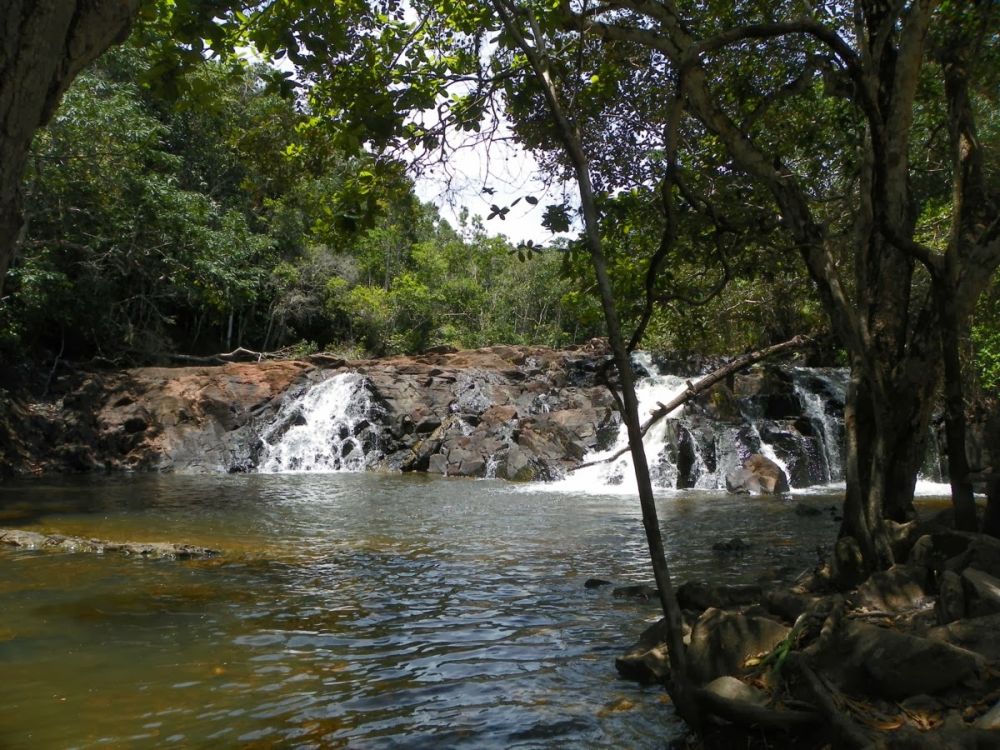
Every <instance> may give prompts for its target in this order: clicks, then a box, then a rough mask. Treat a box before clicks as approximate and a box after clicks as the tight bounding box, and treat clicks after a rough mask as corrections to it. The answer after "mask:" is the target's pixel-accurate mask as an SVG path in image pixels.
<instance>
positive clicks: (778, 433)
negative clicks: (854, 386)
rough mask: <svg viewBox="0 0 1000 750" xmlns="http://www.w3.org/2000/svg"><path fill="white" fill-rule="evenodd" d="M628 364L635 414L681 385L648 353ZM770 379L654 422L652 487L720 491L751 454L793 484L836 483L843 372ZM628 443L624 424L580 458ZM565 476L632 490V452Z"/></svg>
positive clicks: (644, 414)
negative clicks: (633, 374)
mask: <svg viewBox="0 0 1000 750" xmlns="http://www.w3.org/2000/svg"><path fill="white" fill-rule="evenodd" d="M633 364H634V366H635V369H636V371H637V372H638V373H640V377H639V378H638V379H637V382H636V395H637V397H638V400H639V415H640V418H641V419H646V418H648V416H649V414H650V413H651V412H652V411H653V410H654V409H655V408H656V407H657V405H658V404H659V403H666V402H667V401H670V400H671V399H673V398H674V397H676V396H677V395H679V394H680V393H682V392H683V390H684V389H685V388H686V387H687V382H688V379H687V378H684V377H681V376H678V375H673V374H669V373H663V372H660V371H659V369H658V368H657V367H656V366H655V364H654V363H653V362H652V359H651V358H650V357H649V355H648V354H643V353H637V354H635V355H634V361H633ZM641 373H645V375H642V374H641ZM747 377H748V378H750V379H751V380H752V378H753V377H755V376H753V375H749V376H747ZM773 378H774V382H773V383H769V385H768V386H767V387H765V388H758V389H757V390H755V389H754V388H753V387H747V388H744V389H742V390H741V389H740V388H737V389H736V390H737V393H736V394H728V395H727V396H726V397H725V398H724V399H723V400H722V403H721V405H720V404H716V403H714V402H713V400H712V399H711V398H708V399H705V398H702V399H699V400H698V402H697V403H689V404H688V405H687V406H686V407H682V408H681V409H677V410H676V411H674V412H673V413H672V414H671V415H670V416H669V417H667V418H666V419H663V420H660V421H659V422H658V423H657V424H656V425H654V426H653V427H652V428H651V429H650V431H649V432H648V433H647V434H646V436H645V438H644V440H643V443H644V445H645V447H646V454H647V458H648V461H649V467H650V476H651V479H652V481H653V485H654V486H655V487H657V488H659V489H668V490H672V489H687V488H694V489H705V490H717V489H722V488H724V487H725V486H726V475H727V474H729V473H731V472H732V471H733V470H735V469H738V468H740V467H742V465H743V462H744V461H745V460H746V459H747V458H748V457H749V456H750V455H752V454H754V453H760V454H763V455H764V456H766V457H768V458H770V459H771V460H772V461H774V462H775V463H776V464H778V466H780V467H781V468H782V469H783V470H784V471H785V473H786V475H787V476H788V478H789V482H790V483H791V485H792V487H804V486H808V485H813V484H827V483H830V482H837V481H841V480H842V479H843V469H842V463H843V461H842V458H841V456H842V447H841V446H842V443H843V439H844V430H843V424H842V418H841V415H842V413H843V403H844V398H845V396H846V393H847V373H846V371H844V370H837V369H819V368H804V367H802V368H795V369H794V370H791V371H789V370H780V371H776V374H773ZM772 388H776V389H777V390H776V391H773V390H772ZM627 444H628V436H627V431H626V429H625V426H624V425H622V427H621V428H620V431H619V435H618V438H617V440H616V442H615V445H614V446H612V447H611V448H610V449H608V450H606V451H603V452H601V453H595V454H593V455H590V456H587V457H586V458H585V461H587V462H595V461H596V462H600V461H601V460H602V459H604V458H606V457H608V456H610V455H613V454H614V453H616V452H617V451H619V450H621V449H622V448H624V447H626V446H627ZM568 482H569V483H570V484H571V485H573V486H579V487H581V488H583V487H585V486H586V487H590V488H593V487H594V486H614V487H618V488H619V489H621V490H632V489H634V486H633V485H634V475H633V468H632V461H631V456H630V455H629V454H627V453H626V454H624V455H623V456H621V457H620V458H618V459H616V460H615V461H613V462H608V463H597V464H596V465H594V466H590V467H587V468H585V469H582V470H579V471H577V472H574V473H573V474H572V475H571V476H570V477H569V478H568Z"/></svg>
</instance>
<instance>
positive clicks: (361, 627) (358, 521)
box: [0, 474, 836, 750]
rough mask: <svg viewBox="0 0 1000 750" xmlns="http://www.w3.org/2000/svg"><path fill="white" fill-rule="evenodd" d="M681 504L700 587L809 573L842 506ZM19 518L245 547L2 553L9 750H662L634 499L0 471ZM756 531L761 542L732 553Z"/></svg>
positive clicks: (411, 480) (677, 510)
mask: <svg viewBox="0 0 1000 750" xmlns="http://www.w3.org/2000/svg"><path fill="white" fill-rule="evenodd" d="M797 500H801V501H803V502H805V503H807V504H812V505H815V506H816V507H819V508H822V509H823V512H822V513H821V514H820V515H818V516H814V517H805V518H803V517H800V516H797V515H795V514H794V513H792V511H791V508H790V507H789V502H788V501H781V500H761V499H747V498H732V497H727V496H723V495H718V494H711V493H694V492H692V493H684V494H679V495H673V496H665V497H664V498H662V499H661V500H660V503H659V504H660V511H661V513H662V514H663V522H664V528H665V537H666V543H667V546H668V548H669V549H670V554H671V556H672V561H671V562H672V565H673V566H674V572H675V575H676V577H677V578H679V579H688V578H695V577H697V578H711V579H713V580H725V581H732V582H745V581H751V580H754V579H755V577H756V576H757V575H758V574H759V573H760V572H762V571H763V572H765V573H766V574H767V575H768V576H770V577H772V578H774V577H778V576H792V575H794V574H795V573H797V572H799V571H800V570H801V569H803V568H805V567H808V566H809V565H810V564H811V563H812V562H813V561H814V559H815V548H816V545H817V544H820V543H828V542H830V541H831V540H832V539H833V535H834V533H835V529H836V524H835V523H834V521H833V520H832V518H831V514H830V513H829V512H827V510H826V509H827V508H828V507H829V506H830V505H832V504H833V503H834V502H836V500H835V498H832V497H829V496H822V495H813V496H806V497H802V498H798V499H797ZM0 526H17V527H20V528H27V529H32V530H39V531H51V532H59V533H67V534H76V535H84V536H92V537H100V538H106V539H115V540H130V541H182V542H188V543H192V544H200V545H206V546H211V547H217V548H220V549H223V550H225V555H224V557H223V558H221V559H219V560H210V561H202V562H176V561H149V560H134V559H126V558H122V557H118V556H112V555H108V556H99V555H87V554H68V553H58V554H55V553H42V552H33V551H25V550H14V549H0V668H2V670H3V679H2V680H0V748H3V749H4V750H19V749H21V748H33V749H43V750H44V749H47V748H105V747H110V748H126V747H127V748H154V747H155V748H160V747H179V748H180V747H182V748H228V747H239V748H269V747H281V748H284V747H295V748H311V747H316V748H336V747H352V748H353V747H359V748H422V747H427V748H445V747H449V748H450V747H468V748H489V747H495V748H571V747H572V748H576V747H588V748H599V747H608V748H623V747H629V748H660V747H663V746H664V745H665V743H666V741H667V740H668V739H669V738H670V737H671V736H672V735H673V734H674V733H675V732H676V731H677V727H676V724H675V721H674V718H673V715H672V712H671V710H670V707H669V705H668V704H667V702H666V701H665V696H664V695H663V693H662V691H661V690H659V689H657V688H641V687H639V686H637V685H634V684H632V683H628V682H624V681H621V680H619V679H618V678H617V675H616V673H615V670H614V657H615V655H617V654H618V653H619V652H620V651H621V650H622V649H623V648H624V647H625V646H627V645H628V644H629V643H630V642H631V641H632V640H633V639H634V638H635V636H636V635H637V634H638V632H639V631H640V630H641V628H642V627H643V622H642V621H643V620H644V619H649V618H654V617H655V616H656V611H655V608H654V607H653V606H652V605H647V604H637V603H633V602H623V601H620V600H617V599H614V598H613V597H612V596H611V594H610V592H609V591H608V590H607V589H602V590H587V589H585V588H584V586H583V583H584V581H585V580H586V579H587V578H590V577H601V578H609V579H612V580H615V581H622V582H646V581H648V580H649V579H650V578H651V576H650V575H649V574H648V573H647V562H646V558H645V546H644V539H643V532H642V526H641V523H640V520H639V516H638V508H637V502H636V501H634V500H632V499H631V498H627V497H620V496H613V495H579V494H576V493H567V492H555V491H552V490H551V489H546V488H544V487H534V488H530V489H525V488H522V487H516V486H512V485H505V484H503V483H499V482H489V481H480V482H473V481H462V480H447V479H431V478H427V477H420V476H382V475H374V474H336V475H326V476H315V475H312V476H307V475H277V476H274V475H272V476H219V477H169V476H144V477H134V478H113V479H109V478H104V479H101V480H73V481H69V480H67V481H65V482H58V483H52V482H44V483H43V482H38V483H31V484H4V485H0ZM736 535H739V536H742V537H743V538H745V539H747V540H749V541H750V542H751V543H752V544H753V547H752V549H751V550H750V551H748V552H744V553H739V554H721V553H717V552H713V551H712V550H711V545H712V543H713V542H715V541H720V540H726V539H729V538H731V537H732V536H736Z"/></svg>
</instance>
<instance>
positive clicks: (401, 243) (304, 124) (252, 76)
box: [0, 36, 1000, 382]
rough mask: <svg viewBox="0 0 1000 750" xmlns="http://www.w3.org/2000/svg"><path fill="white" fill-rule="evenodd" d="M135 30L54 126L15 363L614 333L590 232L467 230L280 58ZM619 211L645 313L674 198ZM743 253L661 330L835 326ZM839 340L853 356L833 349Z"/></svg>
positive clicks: (725, 339)
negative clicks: (342, 139)
mask: <svg viewBox="0 0 1000 750" xmlns="http://www.w3.org/2000/svg"><path fill="white" fill-rule="evenodd" d="M133 39H134V40H136V41H133V42H131V43H129V44H127V45H125V46H123V47H116V48H112V49H111V50H110V51H109V52H107V53H106V54H105V55H104V56H103V57H101V58H100V60H99V61H98V62H97V63H95V64H94V65H92V66H91V67H90V68H89V69H88V70H87V71H86V72H84V73H83V74H82V75H81V76H80V77H79V78H78V79H77V80H76V82H75V83H74V84H73V85H72V87H71V88H70V90H69V91H68V92H67V94H66V96H65V97H64V99H63V101H62V104H61V106H60V108H59V110H58V112H57V113H56V115H55V117H54V118H53V119H52V120H51V122H50V123H49V124H48V125H47V127H45V128H44V129H42V130H40V131H39V132H38V134H37V136H36V138H35V141H34V144H33V148H32V152H31V157H30V161H29V169H28V174H27V179H26V183H25V189H24V196H25V199H24V206H25V218H26V229H25V232H24V237H23V240H22V242H21V244H20V248H19V253H18V255H17V257H16V259H15V261H14V263H13V264H12V267H11V269H10V273H9V276H8V278H7V281H6V286H5V290H4V297H3V300H2V303H0V361H3V362H5V363H8V366H13V365H15V364H16V365H17V366H19V367H22V368H24V367H31V366H34V367H37V366H43V367H45V366H48V364H50V363H52V362H54V361H55V360H56V359H57V358H61V359H70V360H77V361H96V362H102V361H103V362H105V363H107V364H114V365H131V364H146V363H152V362H165V361H166V362H169V361H171V355H174V354H207V353H215V352H220V351H229V350H231V349H233V348H234V347H236V346H244V347H246V348H250V349H254V350H258V351H268V350H276V349H282V348H289V349H290V351H291V352H294V353H297V354H306V353H309V352H312V351H316V350H319V349H326V350H334V351H338V352H341V353H344V354H347V355H351V356H362V355H369V354H370V355H384V354H395V353H412V352H418V351H421V350H423V349H426V348H428V347H431V346H437V345H451V346H455V347H460V348H463V347H466V348H467V347H477V346H484V345H488V344H495V343H534V344H547V345H551V346H562V345H568V344H573V343H579V342H582V341H586V340H587V339H589V338H591V337H594V336H598V335H602V334H603V326H604V323H603V318H602V317H601V310H600V303H599V300H598V298H597V293H596V289H595V285H594V282H593V280H592V271H591V270H590V268H589V265H588V259H587V256H586V251H585V249H584V248H583V246H582V243H581V242H580V241H578V240H566V239H557V240H555V241H547V240H549V239H550V238H549V237H548V236H540V237H538V239H537V241H534V242H532V243H531V244H530V245H529V244H526V243H520V244H519V245H515V244H513V243H512V242H510V241H508V240H507V239H506V238H505V237H504V236H503V235H502V234H498V233H496V229H499V230H500V231H502V229H503V224H502V221H501V218H502V217H503V216H504V215H505V213H506V212H505V211H504V210H503V209H506V208H508V207H507V206H503V207H500V211H499V212H498V213H497V214H495V215H493V216H492V218H491V219H490V220H489V221H488V222H487V221H485V220H484V219H483V218H482V217H480V216H475V215H469V213H468V212H467V211H465V212H463V213H462V214H461V215H460V218H459V222H458V224H459V225H458V226H452V225H451V224H449V222H447V221H446V220H444V219H443V218H442V217H441V215H440V214H439V212H438V210H437V209H436V208H435V207H434V206H432V205H428V204H426V203H422V202H421V201H420V200H418V198H417V197H416V193H415V190H414V184H413V181H412V179H411V178H410V177H408V176H407V174H406V165H405V163H404V162H403V161H402V160H401V159H395V158H391V159H386V158H384V157H381V158H376V157H374V156H373V155H372V154H370V153H367V152H366V151H364V150H363V149H361V148H357V149H354V150H350V151H348V150H345V149H344V148H343V147H342V146H341V145H340V144H337V143H334V142H333V141H332V140H331V139H329V138H325V137H324V135H323V131H321V130H320V129H317V128H313V127H309V125H310V121H311V119H312V118H313V115H312V113H311V112H310V111H309V110H308V108H307V107H306V106H304V104H303V102H302V101H301V99H299V98H298V97H297V96H296V92H295V89H294V87H293V86H292V85H290V83H289V80H288V78H287V77H286V75H285V74H284V73H282V72H281V71H280V70H278V69H275V68H272V67H268V66H265V65H254V66H247V67H245V68H240V69H237V70H236V71H235V72H234V69H233V68H232V67H231V66H227V65H223V64H221V63H218V62H213V61H211V60H207V59H206V60H204V61H201V62H199V63H198V64H196V65H195V66H193V69H189V70H188V72H187V75H186V78H185V81H184V85H183V86H163V85H158V83H157V76H158V75H160V73H161V72H162V71H160V70H157V69H154V62H155V58H154V56H153V55H151V54H150V52H149V51H148V50H149V44H148V39H144V38H143V37H141V36H133ZM483 188H484V191H485V192H486V194H487V195H488V194H489V191H490V190H491V188H490V187H489V185H484V186H483ZM523 199H524V200H525V201H526V202H530V203H537V202H538V198H537V197H535V196H532V195H525V196H523ZM537 210H538V211H540V212H541V211H543V207H542V206H538V207H537ZM603 210H604V216H605V227H606V232H607V243H608V244H607V252H608V256H609V259H610V266H611V272H612V277H613V280H614V284H615V287H616V292H617V295H618V298H619V299H620V300H621V305H622V315H623V319H624V320H625V322H626V325H629V324H634V322H635V321H636V320H637V319H638V318H639V316H640V315H641V312H642V308H643V304H644V288H643V285H642V279H643V273H644V271H643V269H644V268H645V266H646V265H647V264H648V259H649V257H650V256H651V255H652V254H653V253H654V252H655V251H656V246H657V243H658V242H659V237H660V235H661V233H662V223H663V216H662V213H661V211H660V210H659V201H658V198H657V195H656V192H655V190H654V191H649V192H643V191H640V190H634V191H631V192H627V193H623V194H618V195H614V196H604V198H603ZM570 213H571V210H570V209H569V208H568V207H567V206H564V205H563V206H555V205H553V206H549V207H548V208H547V210H545V217H546V219H545V221H546V224H547V226H548V227H549V228H551V229H553V230H555V229H566V228H568V227H569V222H570V221H571V217H570V215H569V214H570ZM487 227H489V229H487ZM706 239H707V241H709V242H710V241H711V240H710V238H706ZM738 265H739V267H738V268H732V269H730V276H731V278H730V280H729V283H728V284H727V286H726V287H725V289H723V290H722V292H721V293H720V294H718V295H716V296H714V297H712V298H711V299H710V300H709V301H708V302H707V303H705V304H700V305H695V304H687V298H686V297H685V295H684V294H676V295H675V298H674V299H672V300H668V301H666V303H665V304H662V305H659V306H657V308H656V310H655V312H654V315H653V319H652V321H651V323H650V325H649V328H648V331H647V334H646V337H645V339H644V342H643V345H644V347H646V348H650V349H652V350H656V351H667V350H670V351H675V352H679V353H681V354H691V353H699V354H703V355H712V354H732V353H738V352H740V351H743V350H746V349H748V348H755V347H759V346H762V345H765V344H768V343H773V342H776V341H780V340H784V339H786V338H788V337H790V336H792V335H795V334H798V333H807V334H811V335H813V336H816V337H817V338H818V339H819V340H821V341H822V340H826V333H825V325H826V324H825V320H824V317H823V315H822V312H821V311H820V310H819V308H818V305H817V303H816V300H815V295H814V293H813V291H812V289H811V288H810V285H809V284H805V283H803V272H802V270H801V268H799V267H798V265H797V263H796V261H795V259H794V257H789V255H788V254H785V253H774V252H770V251H769V248H768V247H767V245H766V244H765V243H762V244H761V245H760V246H759V247H755V248H751V251H750V252H746V253H744V254H742V255H741V256H740V258H739V259H738ZM667 275H668V276H669V279H670V283H671V284H672V285H673V288H674V289H685V290H689V291H690V295H691V296H696V295H697V293H698V290H700V289H703V288H705V287H706V286H708V285H713V284H715V279H716V277H717V276H718V271H717V270H712V269H706V268H705V265H704V262H703V260H702V259H701V257H700V256H699V253H698V251H697V248H696V247H693V246H692V247H691V248H690V249H689V252H687V253H686V254H681V255H679V256H678V258H677V259H675V261H674V262H673V264H672V265H671V267H670V268H669V269H667ZM998 309H1000V306H998V305H996V304H990V302H989V301H987V302H986V303H984V304H983V305H981V313H980V315H979V317H978V320H979V325H978V326H977V328H976V329H975V330H976V331H977V332H978V334H977V335H978V337H977V338H976V339H975V342H976V344H977V346H976V348H975V352H976V356H977V357H978V358H979V361H980V362H982V363H983V364H984V365H987V367H986V372H987V376H988V377H989V378H993V380H991V381H990V382H993V381H994V380H995V379H996V376H995V375H993V373H994V369H995V370H996V372H1000V366H998V365H993V364H991V363H992V362H993V360H992V359H991V357H992V356H993V352H994V351H997V352H998V353H1000V342H998V343H997V345H995V346H994V341H993V338H992V337H991V334H990V332H991V331H994V330H996V326H995V325H994V323H995V321H996V318H997V310H998ZM823 356H824V357H825V358H826V359H827V360H828V361H829V362H835V361H836V360H837V355H836V352H835V351H834V350H833V349H832V348H831V347H830V346H828V347H827V350H826V351H825V353H824V355H823ZM997 361H998V362H1000V357H998V358H997Z"/></svg>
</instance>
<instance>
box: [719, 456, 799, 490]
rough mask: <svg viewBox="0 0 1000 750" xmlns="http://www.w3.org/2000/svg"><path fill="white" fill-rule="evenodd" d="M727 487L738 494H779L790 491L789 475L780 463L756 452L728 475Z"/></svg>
mask: <svg viewBox="0 0 1000 750" xmlns="http://www.w3.org/2000/svg"><path fill="white" fill-rule="evenodd" d="M726 489H727V490H728V491H729V492H732V493H734V494H737V495H778V494H783V493H786V492H788V491H789V486H788V477H787V476H785V472H784V471H783V470H782V468H781V467H780V466H778V464H776V463H775V462H774V461H772V460H771V459H769V458H768V457H767V456H763V455H761V454H760V453H755V454H753V455H752V456H750V457H749V458H748V459H747V460H746V461H745V462H744V463H743V468H742V469H737V470H735V471H732V472H730V473H729V474H727V475H726Z"/></svg>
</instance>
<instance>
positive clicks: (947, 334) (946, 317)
mask: <svg viewBox="0 0 1000 750" xmlns="http://www.w3.org/2000/svg"><path fill="white" fill-rule="evenodd" d="M949 265H950V264H949ZM936 286H937V287H938V288H937V289H936V292H937V298H938V300H937V301H938V309H939V311H940V313H941V319H942V323H941V353H942V355H943V356H942V359H943V360H944V407H945V409H944V424H945V436H946V451H947V455H948V481H949V482H950V483H951V502H952V505H953V506H954V508H955V528H956V529H959V530H960V531H975V530H976V526H977V522H976V500H975V494H974V493H973V490H972V482H971V480H970V479H969V458H968V454H967V453H966V448H965V433H966V424H965V392H964V388H963V381H962V358H961V355H960V353H959V348H958V346H959V345H958V320H957V316H956V311H955V305H954V302H953V300H954V295H953V292H952V290H951V289H949V288H948V287H950V285H948V284H946V283H944V282H940V281H939V283H938V284H937V285H936Z"/></svg>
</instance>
